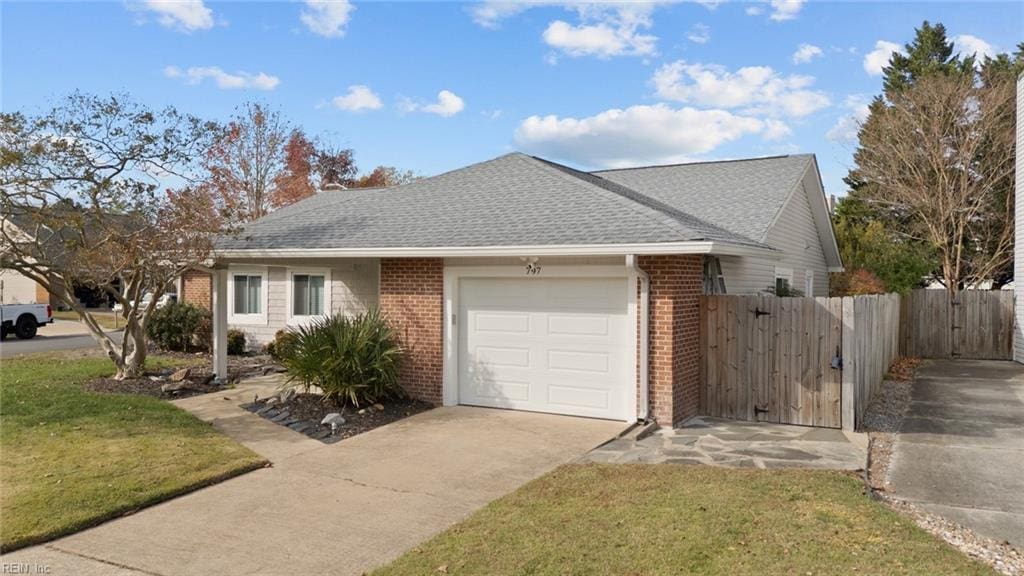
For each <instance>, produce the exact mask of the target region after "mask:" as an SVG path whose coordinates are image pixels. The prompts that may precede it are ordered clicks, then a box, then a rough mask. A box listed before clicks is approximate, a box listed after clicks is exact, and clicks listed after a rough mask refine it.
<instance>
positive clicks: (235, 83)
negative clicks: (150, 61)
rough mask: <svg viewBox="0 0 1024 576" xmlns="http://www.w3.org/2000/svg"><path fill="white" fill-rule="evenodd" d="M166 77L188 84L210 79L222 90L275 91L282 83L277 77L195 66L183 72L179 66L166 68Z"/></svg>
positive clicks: (215, 67) (261, 73)
mask: <svg viewBox="0 0 1024 576" xmlns="http://www.w3.org/2000/svg"><path fill="white" fill-rule="evenodd" d="M164 76H166V77H168V78H173V79H176V80H177V79H180V80H183V81H184V82H185V83H186V84H192V85H194V84H199V83H201V82H202V81H203V80H205V79H207V78H210V79H212V80H213V81H214V83H216V84H217V87H218V88H220V89H221V90H245V89H255V90H273V89H274V88H277V85H278V84H280V83H281V79H280V78H278V77H277V76H271V75H269V74H265V73H263V72H260V73H258V74H250V73H248V72H235V73H234V74H229V73H227V72H225V71H223V70H221V69H220V68H219V67H217V66H193V67H191V68H189V69H188V70H182V69H181V68H178V67H177V66H168V67H166V68H164Z"/></svg>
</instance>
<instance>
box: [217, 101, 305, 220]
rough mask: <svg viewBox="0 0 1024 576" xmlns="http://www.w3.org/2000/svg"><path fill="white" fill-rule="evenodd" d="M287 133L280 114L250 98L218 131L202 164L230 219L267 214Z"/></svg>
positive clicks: (288, 128) (289, 131)
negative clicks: (253, 101) (250, 100)
mask: <svg viewBox="0 0 1024 576" xmlns="http://www.w3.org/2000/svg"><path fill="white" fill-rule="evenodd" d="M291 134H292V130H291V128H290V127H289V125H288V123H287V122H286V121H285V120H284V119H283V118H282V117H281V114H280V113H279V112H277V111H276V110H268V109H267V108H266V107H265V106H263V105H261V104H255V103H251V102H250V103H247V104H245V105H243V106H242V107H241V108H240V109H239V111H238V112H237V113H236V115H235V117H234V118H232V119H231V121H230V122H228V123H227V125H225V126H223V127H222V128H220V129H219V130H218V131H217V133H216V136H215V138H214V141H213V143H212V145H211V146H210V148H209V149H208V150H207V151H206V155H205V158H204V160H203V165H204V167H205V168H206V170H207V171H208V173H209V184H208V185H209V186H210V188H211V190H212V191H213V193H214V194H216V196H217V198H218V200H219V202H220V203H221V205H223V206H224V207H225V208H226V209H227V210H228V211H229V213H230V214H231V215H232V219H233V220H235V221H241V222H248V221H250V220H256V219H257V218H262V217H263V216H266V215H267V213H269V212H270V209H271V205H272V200H273V199H274V197H275V188H276V186H277V183H278V177H279V176H280V174H281V173H282V170H284V168H285V161H286V159H287V155H286V153H285V152H286V145H287V143H288V140H289V137H290V136H291Z"/></svg>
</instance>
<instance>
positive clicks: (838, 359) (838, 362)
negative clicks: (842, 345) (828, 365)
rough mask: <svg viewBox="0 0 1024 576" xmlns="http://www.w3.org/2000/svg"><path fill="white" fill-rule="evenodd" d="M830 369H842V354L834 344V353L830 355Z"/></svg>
mask: <svg viewBox="0 0 1024 576" xmlns="http://www.w3.org/2000/svg"><path fill="white" fill-rule="evenodd" d="M832 369H833V370H842V369H843V355H842V353H840V352H839V346H836V355H835V356H833V357H832Z"/></svg>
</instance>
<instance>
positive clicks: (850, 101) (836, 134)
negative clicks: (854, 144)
mask: <svg viewBox="0 0 1024 576" xmlns="http://www.w3.org/2000/svg"><path fill="white" fill-rule="evenodd" d="M870 103H871V100H870V99H869V98H868V97H867V96H865V95H863V94H854V95H852V96H847V97H846V101H845V102H844V103H843V107H844V108H846V109H847V111H848V112H847V114H845V115H844V116H842V117H840V118H839V120H837V121H836V123H835V125H834V126H832V128H830V129H829V131H828V132H826V133H825V137H826V138H828V139H829V140H831V141H833V142H850V141H853V140H856V139H857V132H858V131H860V127H861V124H863V123H864V121H865V120H867V119H868V114H869V113H870V109H869V108H868V106H869V105H870Z"/></svg>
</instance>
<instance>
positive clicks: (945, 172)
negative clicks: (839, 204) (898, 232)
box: [855, 75, 1015, 292]
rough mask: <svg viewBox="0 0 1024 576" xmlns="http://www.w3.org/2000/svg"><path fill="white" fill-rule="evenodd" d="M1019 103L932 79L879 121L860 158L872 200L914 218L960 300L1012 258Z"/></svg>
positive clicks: (994, 89) (884, 109) (952, 79)
mask: <svg viewBox="0 0 1024 576" xmlns="http://www.w3.org/2000/svg"><path fill="white" fill-rule="evenodd" d="M1014 98H1015V93H1014V90H1013V85H1012V83H1010V82H1000V83H997V84H992V85H984V86H983V85H980V84H978V83H976V82H975V81H974V79H973V78H971V77H969V76H962V75H961V76H939V75H935V76H929V77H924V78H920V79H918V80H917V82H916V83H915V84H914V85H913V86H910V87H908V88H907V89H906V90H903V91H901V92H899V93H896V94H894V95H893V96H892V97H891V100H890V101H889V102H888V103H886V104H885V105H884V106H880V107H878V109H877V110H876V111H875V112H874V113H873V114H872V116H871V118H870V119H869V121H868V122H867V123H866V124H865V125H864V127H863V128H862V130H861V134H860V147H859V148H858V150H857V152H856V154H855V160H856V162H857V165H858V172H859V175H860V176H863V177H864V179H865V180H869V181H871V182H872V183H873V185H874V186H876V188H875V190H874V191H873V192H872V199H873V201H874V202H877V203H879V204H881V205H883V206H888V207H890V208H892V209H894V210H897V211H899V212H901V213H905V214H908V215H910V217H911V220H912V222H913V223H914V228H915V233H916V234H917V235H919V237H920V238H921V239H924V240H926V241H927V242H928V243H930V244H932V245H933V246H934V247H935V248H936V250H937V251H938V254H939V258H940V261H941V268H942V276H943V281H944V283H945V284H946V286H947V287H948V288H949V289H950V290H951V291H953V292H956V291H958V290H960V289H961V288H963V287H965V286H970V285H976V284H979V283H980V282H982V281H984V280H988V279H990V278H991V277H992V275H993V274H994V272H995V271H997V270H998V269H1000V268H1001V267H1004V266H1005V265H1006V262H1007V261H1008V260H1009V259H1010V258H1011V257H1012V248H1013V194H1009V195H1006V194H1005V193H998V192H999V187H1000V186H1001V185H1002V183H1004V182H1005V181H1006V179H1007V178H1009V177H1010V175H1011V174H1012V172H1013V170H1014V142H1013V126H1014V115H1015V106H1014Z"/></svg>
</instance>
